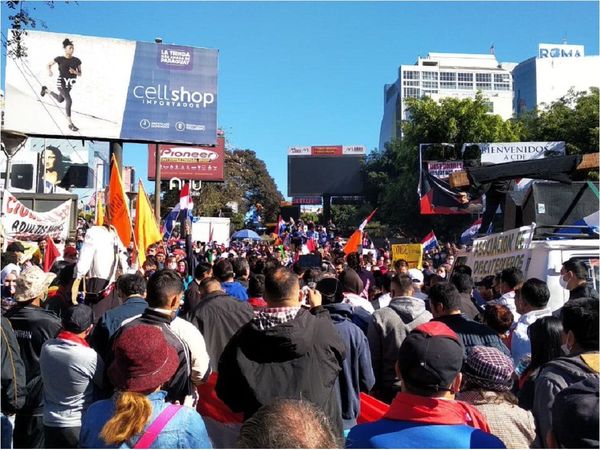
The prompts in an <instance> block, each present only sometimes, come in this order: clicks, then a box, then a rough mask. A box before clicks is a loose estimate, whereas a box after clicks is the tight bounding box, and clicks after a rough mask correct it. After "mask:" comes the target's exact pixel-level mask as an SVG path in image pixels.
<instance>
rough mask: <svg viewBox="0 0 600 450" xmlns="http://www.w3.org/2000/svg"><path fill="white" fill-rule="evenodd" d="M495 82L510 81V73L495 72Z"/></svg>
mask: <svg viewBox="0 0 600 450" xmlns="http://www.w3.org/2000/svg"><path fill="white" fill-rule="evenodd" d="M494 83H510V75H509V74H507V73H495V74H494Z"/></svg>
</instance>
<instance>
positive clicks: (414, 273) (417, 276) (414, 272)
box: [408, 269, 424, 283]
mask: <svg viewBox="0 0 600 450" xmlns="http://www.w3.org/2000/svg"><path fill="white" fill-rule="evenodd" d="M408 276H409V277H410V278H411V280H413V281H418V282H419V283H422V282H423V278H424V277H423V272H421V271H420V270H419V269H408Z"/></svg>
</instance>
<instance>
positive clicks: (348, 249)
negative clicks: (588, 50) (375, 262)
mask: <svg viewBox="0 0 600 450" xmlns="http://www.w3.org/2000/svg"><path fill="white" fill-rule="evenodd" d="M360 245H362V231H361V230H356V231H355V232H354V233H352V236H350V238H349V239H348V242H346V245H345V246H344V254H346V255H349V254H350V253H356V252H358V248H359V246H360Z"/></svg>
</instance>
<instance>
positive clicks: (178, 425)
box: [79, 391, 212, 448]
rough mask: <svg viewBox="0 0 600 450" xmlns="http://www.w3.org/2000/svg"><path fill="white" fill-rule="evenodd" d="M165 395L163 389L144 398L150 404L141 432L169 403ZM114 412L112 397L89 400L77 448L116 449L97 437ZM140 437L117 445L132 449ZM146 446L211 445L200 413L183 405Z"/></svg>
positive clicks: (199, 446)
mask: <svg viewBox="0 0 600 450" xmlns="http://www.w3.org/2000/svg"><path fill="white" fill-rule="evenodd" d="M166 395H167V393H166V392H165V391H157V392H153V393H152V394H149V395H148V400H150V403H152V416H151V418H150V420H149V421H148V424H147V425H146V426H145V427H144V431H145V430H146V429H147V428H148V426H149V425H150V424H151V423H152V422H153V421H154V419H155V418H156V417H157V416H158V415H159V414H160V413H161V412H162V410H163V409H165V408H166V407H167V406H169V403H166V402H165V396H166ZM114 413H115V404H114V398H110V399H108V400H100V401H98V402H96V403H93V404H92V405H91V406H90V407H89V408H88V409H87V411H86V412H85V414H84V415H83V420H82V423H81V432H80V434H79V446H80V447H81V448H117V447H115V446H108V445H106V443H105V442H104V441H103V440H102V438H100V432H101V431H102V428H104V425H105V424H106V422H108V421H109V419H110V418H111V417H112V416H113V415H114ZM140 437H141V434H139V435H136V436H134V437H133V438H131V439H130V442H129V443H123V444H122V445H121V446H120V447H119V448H132V447H133V446H134V445H135V443H136V442H137V441H138V439H139V438H140ZM150 448H212V443H211V441H210V438H209V437H208V433H207V431H206V427H205V425H204V421H203V420H202V417H200V414H198V413H197V412H196V411H194V410H193V409H192V408H189V407H187V406H184V407H182V408H181V409H180V410H179V411H178V412H177V414H175V416H173V417H172V418H171V420H170V421H169V422H168V423H167V424H166V426H165V427H164V428H163V430H162V431H161V432H160V434H159V435H158V437H157V438H156V440H155V441H154V443H153V444H152V446H151V447H150Z"/></svg>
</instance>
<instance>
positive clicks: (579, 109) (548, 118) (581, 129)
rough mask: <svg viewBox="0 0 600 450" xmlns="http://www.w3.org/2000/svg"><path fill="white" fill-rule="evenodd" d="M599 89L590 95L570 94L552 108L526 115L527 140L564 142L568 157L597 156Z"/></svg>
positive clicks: (547, 107)
mask: <svg viewBox="0 0 600 450" xmlns="http://www.w3.org/2000/svg"><path fill="white" fill-rule="evenodd" d="M599 107H600V99H599V91H598V88H597V87H592V88H590V91H589V92H585V91H582V92H576V91H574V90H572V89H571V90H569V92H568V93H567V94H566V95H564V96H563V97H561V98H559V99H558V100H556V101H555V102H552V103H551V104H550V105H543V106H542V108H540V109H538V110H534V111H531V112H529V113H526V114H524V115H523V116H522V117H521V118H520V121H521V122H522V124H523V128H524V131H525V138H526V139H528V140H531V141H565V143H566V147H567V153H568V154H584V153H594V152H597V151H598V149H599V147H598V134H599V131H600V130H599V128H598V120H599V117H598V109H599Z"/></svg>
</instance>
